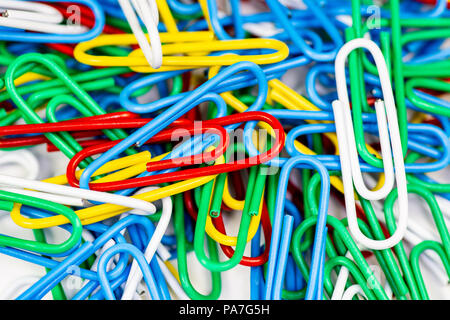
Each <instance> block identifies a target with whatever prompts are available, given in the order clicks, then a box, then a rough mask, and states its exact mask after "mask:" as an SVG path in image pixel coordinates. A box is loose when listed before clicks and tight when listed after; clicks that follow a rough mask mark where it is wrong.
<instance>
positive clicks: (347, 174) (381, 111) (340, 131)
mask: <svg viewBox="0 0 450 320" xmlns="http://www.w3.org/2000/svg"><path fill="white" fill-rule="evenodd" d="M355 48H366V49H367V50H369V52H370V53H371V54H372V56H373V58H374V60H375V63H376V66H377V69H378V73H379V77H380V81H381V88H382V91H383V95H384V99H385V102H383V101H381V100H379V101H377V102H375V109H376V114H377V120H378V131H379V135H380V145H381V150H382V156H383V164H384V174H385V183H384V185H383V186H382V187H381V188H380V189H378V190H376V191H370V190H368V189H367V187H366V186H365V184H364V181H363V178H362V175H361V171H360V164H359V160H358V157H357V151H356V145H355V135H354V132H353V122H352V119H351V115H350V105H349V98H348V93H347V81H346V79H345V60H346V58H347V55H348V54H349V53H350V52H351V51H352V50H354V49H355ZM335 68H336V87H337V91H338V97H339V100H335V101H334V102H333V104H332V106H333V113H334V117H335V124H336V132H337V137H338V143H339V152H340V162H341V170H342V178H343V183H344V195H345V203H346V208H347V217H348V222H349V228H350V231H351V233H352V235H353V236H354V237H355V239H356V240H357V241H358V242H359V243H361V244H362V245H364V246H366V247H367V248H370V249H376V250H381V249H387V248H391V247H393V246H395V245H396V244H397V243H398V242H399V241H401V239H402V238H403V236H404V234H405V232H406V228H407V222H408V195H407V190H406V174H405V167H404V162H403V154H402V149H401V141H400V132H399V127H398V120H397V114H396V109H395V102H394V96H393V92H392V87H391V83H390V78H389V73H388V70H387V66H386V63H385V60H384V56H383V54H382V52H381V50H380V49H379V48H378V46H377V45H376V44H375V43H374V42H373V41H371V40H367V39H354V40H351V41H349V42H347V43H346V44H345V45H344V46H343V47H342V48H341V49H340V50H339V53H338V55H337V57H336V62H335ZM386 113H387V120H388V125H389V131H388V126H387V123H386V122H387V120H386ZM391 145H392V156H393V158H394V164H395V180H396V181H397V188H398V191H399V210H400V215H399V223H398V228H397V230H396V231H395V233H394V234H393V235H391V237H390V238H388V239H385V240H373V239H369V238H367V237H366V236H365V235H364V234H362V233H361V230H360V229H359V228H358V224H357V222H356V212H355V199H354V194H353V185H354V186H355V188H356V191H357V192H358V193H359V195H360V196H362V197H363V198H366V199H369V200H379V199H382V198H384V197H386V196H387V195H388V193H389V192H390V191H391V190H392V188H393V184H394V168H393V164H392V159H391Z"/></svg>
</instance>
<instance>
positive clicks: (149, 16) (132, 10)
mask: <svg viewBox="0 0 450 320" xmlns="http://www.w3.org/2000/svg"><path fill="white" fill-rule="evenodd" d="M119 4H120V7H121V8H122V11H123V13H124V15H125V17H126V18H127V21H128V23H129V25H130V27H131V30H132V31H133V33H134V36H135V37H136V39H137V41H138V44H139V47H140V48H141V49H142V53H143V54H144V56H145V58H146V59H147V61H148V63H149V64H150V66H151V67H152V68H153V69H158V68H159V67H161V65H162V47H161V40H160V39H159V32H158V23H159V12H158V7H157V6H156V3H155V1H154V0H119ZM136 13H137V15H138V16H139V18H140V19H141V20H142V22H143V23H144V25H145V27H146V29H147V32H148V36H149V39H150V42H149V41H148V40H147V37H146V36H145V34H144V31H142V28H141V24H140V23H139V20H138V16H136Z"/></svg>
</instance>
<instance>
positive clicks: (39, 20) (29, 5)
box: [0, 0, 88, 35]
mask: <svg viewBox="0 0 450 320" xmlns="http://www.w3.org/2000/svg"><path fill="white" fill-rule="evenodd" d="M1 5H2V9H4V11H3V12H2V15H1V16H0V26H2V27H9V28H15V29H23V28H26V30H29V31H34V32H43V33H57V34H66V35H68V34H81V33H84V32H86V31H87V30H88V29H87V28H86V27H84V26H80V25H64V24H61V22H63V16H62V15H61V14H60V13H59V11H58V10H56V9H54V8H53V7H51V6H49V5H46V4H43V3H39V2H32V1H28V2H24V1H15V0H3V1H2V4H1Z"/></svg>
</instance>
